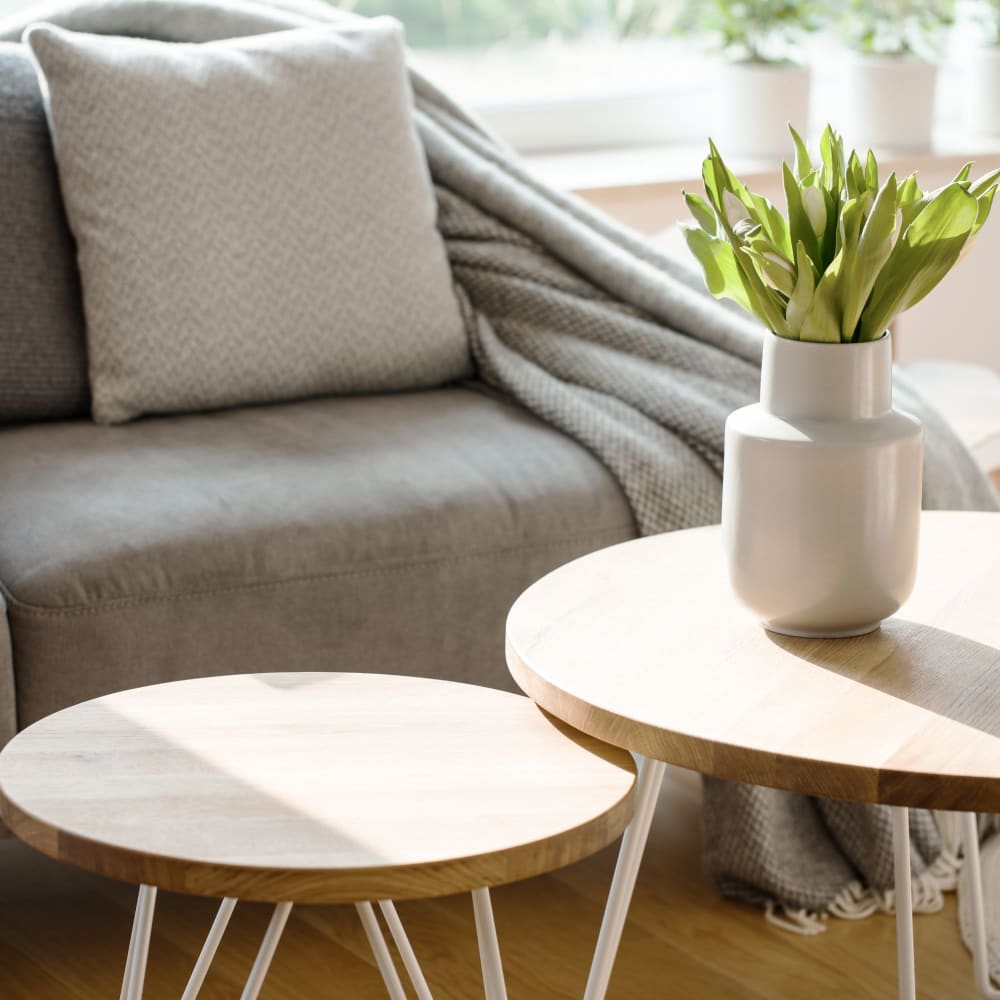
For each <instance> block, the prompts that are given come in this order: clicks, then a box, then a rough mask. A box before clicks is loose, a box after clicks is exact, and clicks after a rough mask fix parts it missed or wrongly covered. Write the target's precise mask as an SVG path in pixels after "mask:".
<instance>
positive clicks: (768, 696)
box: [507, 512, 1000, 1000]
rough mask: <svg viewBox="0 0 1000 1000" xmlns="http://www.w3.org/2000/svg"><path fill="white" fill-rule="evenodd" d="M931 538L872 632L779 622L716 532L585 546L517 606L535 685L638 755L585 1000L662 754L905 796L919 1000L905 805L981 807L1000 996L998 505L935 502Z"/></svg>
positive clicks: (903, 845) (631, 873) (976, 890)
mask: <svg viewBox="0 0 1000 1000" xmlns="http://www.w3.org/2000/svg"><path fill="white" fill-rule="evenodd" d="M921 532H922V540H921V550H920V568H919V571H918V583H917V587H916V590H915V591H914V594H913V596H912V597H911V598H910V600H909V601H908V602H907V603H906V605H905V606H904V607H903V608H902V610H901V611H900V612H899V614H898V616H895V617H893V618H891V619H889V620H887V621H886V622H884V623H883V625H882V627H881V629H878V630H876V631H875V632H873V633H871V634H869V635H865V636H860V637H857V638H851V639H793V638H788V637H786V636H780V635H775V634H773V633H770V632H766V631H765V630H764V629H763V628H761V626H760V625H759V624H758V623H757V622H756V621H755V620H754V619H753V618H752V617H750V615H749V614H748V613H747V612H746V611H744V610H743V609H742V608H741V607H740V606H739V605H738V604H737V603H736V600H735V598H734V597H733V596H732V594H731V591H730V588H729V584H728V580H727V577H726V572H725V567H724V564H723V555H722V543H721V538H720V534H719V530H718V528H698V529H694V530H691V531H679V532H674V533H671V534H665V535H658V536H654V537H651V538H645V539H641V540H638V541H633V542H626V543H624V544H622V545H617V546H614V547H612V548H608V549H604V550H602V551H600V552H596V553H593V554H592V555H588V556H584V557H583V558H581V559H577V560H576V561H575V562H572V563H569V564H568V565H566V566H563V567H562V568H560V569H557V570H556V571H555V572H553V573H550V574H549V575H548V576H546V577H544V578H543V579H541V580H539V581H538V582H537V583H536V584H534V585H533V586H532V587H530V588H529V589H528V590H527V591H525V593H524V594H522V595H521V597H520V598H519V599H518V600H517V602H516V603H515V605H514V607H513V608H512V609H511V612H510V616H509V618H508V621H507V661H508V665H509V667H510V671H511V673H512V674H513V676H514V678H515V680H516V681H517V682H518V684H519V685H520V686H521V688H522V689H523V690H524V691H525V692H526V693H527V694H529V695H530V696H531V697H532V698H533V699H534V700H535V701H536V702H537V703H538V704H539V705H540V706H541V707H542V708H544V709H545V710H546V711H547V712H550V713H551V714H552V715H554V716H556V717H557V718H560V719H563V720H564V721H566V722H568V723H569V724H570V725H572V726H574V727H575V728H577V729H579V730H581V731H582V732H585V733H588V734H589V735H591V736H596V737H597V738H598V739H601V740H606V741H607V742H609V743H613V744H614V745H616V746H620V747H625V748H627V749H629V750H632V751H634V752H635V753H637V754H639V755H641V759H640V768H639V784H638V790H637V801H636V807H635V818H634V820H633V822H632V824H631V826H630V827H629V829H628V831H627V832H626V834H625V838H624V840H623V841H622V848H621V853H620V856H619V861H618V867H617V869H616V872H615V878H614V882H613V884H612V889H611V894H610V897H609V900H608V906H607V909H606V911H605V918H604V923H603V925H602V928H601V935H600V937H599V939H598V945H597V951H596V953H595V956H594V962H593V965H592V968H591V975H590V980H589V982H588V986H587V992H586V994H585V997H586V1000H598V998H601V997H603V996H604V994H605V991H606V989H607V984H608V980H609V978H610V974H611V968H612V965H613V963H614V958H615V953H616V951H617V947H618V942H619V939H620V936H621V931H622V927H623V925H624V922H625V917H626V913H627V909H628V905H629V901H630V898H631V895H632V889H633V886H634V883H635V877H636V873H637V871H638V867H639V862H640V860H641V857H642V852H643V849H644V847H645V842H646V836H647V833H648V831H649V824H650V820H651V818H652V813H653V807H654V805H655V802H656V797H657V793H658V791H659V788H660V783H661V781H662V777H663V771H664V766H665V763H670V764H676V765H679V766H681V767H685V768H691V769H693V770H696V771H700V772H701V773H703V774H709V775H714V776H716V777H719V778H729V779H733V780H736V781H745V782H751V783H753V784H758V785H769V786H772V787H775V788H784V789H790V790H791V791H795V792H802V793H804V794H806V795H815V796H824V797H828V798H837V799H853V800H857V801H860V802H879V803H885V804H887V805H890V806H892V807H894V808H893V810H892V818H893V833H894V842H895V847H896V850H895V873H896V888H897V896H896V899H897V907H896V910H897V941H898V962H899V982H900V997H902V998H905V1000H912V998H913V997H914V996H915V985H914V982H915V980H914V967H913V923H912V920H913V917H912V902H911V885H910V858H909V846H910V845H909V836H908V810H907V807H909V806H914V807H916V806H923V807H929V808H936V809H948V810H957V811H962V812H965V813H966V816H965V822H964V827H963V829H964V841H965V855H966V859H967V863H968V864H969V865H970V868H971V873H972V875H973V878H972V885H973V914H974V925H975V933H974V938H975V947H974V956H975V968H976V977H977V981H978V984H979V988H980V990H981V992H983V994H984V995H986V996H992V997H996V996H1000V991H996V990H993V989H992V988H991V987H990V985H989V974H988V971H987V955H986V947H985V926H984V920H983V907H982V898H981V892H982V890H981V883H980V879H979V877H978V872H979V842H978V837H977V830H976V818H975V813H974V812H973V810H982V811H986V812H1000V514H988V513H982V514H974V513H951V512H949V513H931V514H926V515H924V518H923V520H922V523H921ZM845 720H849V721H850V725H849V726H848V725H845V724H844V723H845Z"/></svg>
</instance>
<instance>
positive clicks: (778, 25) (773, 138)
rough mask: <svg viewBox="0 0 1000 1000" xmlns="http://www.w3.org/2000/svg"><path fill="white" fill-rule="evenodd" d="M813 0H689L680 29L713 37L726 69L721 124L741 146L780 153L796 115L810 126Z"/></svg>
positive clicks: (762, 153)
mask: <svg viewBox="0 0 1000 1000" xmlns="http://www.w3.org/2000/svg"><path fill="white" fill-rule="evenodd" d="M821 12H822V8H821V6H820V4H819V3H817V2H814V0H804V2H796V0H689V2H688V3H687V4H686V6H685V9H684V10H683V12H682V14H681V16H680V17H679V19H678V22H677V27H676V29H675V30H677V31H680V32H684V33H688V34H697V35H700V36H702V37H706V38H709V39H711V40H712V42H713V43H714V45H715V47H716V49H717V50H718V51H719V53H720V54H721V55H722V57H723V59H724V62H723V66H722V70H721V72H720V74H719V92H718V100H717V119H718V120H717V130H718V135H719V136H720V138H721V139H722V140H723V141H724V142H725V143H726V145H727V146H728V147H729V148H730V149H732V150H733V151H734V152H735V153H738V154H740V155H743V156H754V157H772V156H778V155H780V154H781V151H782V150H783V149H784V144H785V141H786V133H785V124H786V123H787V122H789V121H791V122H795V123H798V124H800V125H801V126H802V127H805V124H806V122H807V120H808V116H809V94H810V89H811V87H810V72H809V69H808V67H807V66H805V65H802V64H801V62H800V59H801V55H802V50H801V42H802V39H803V36H804V35H805V34H806V33H808V32H810V31H813V30H815V29H816V28H818V27H819V26H820V23H821V18H820V15H821Z"/></svg>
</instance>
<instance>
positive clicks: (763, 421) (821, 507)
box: [722, 334, 923, 637]
mask: <svg viewBox="0 0 1000 1000" xmlns="http://www.w3.org/2000/svg"><path fill="white" fill-rule="evenodd" d="M922 473H923V432H922V429H921V426H920V422H919V421H918V420H916V419H915V418H914V417H912V416H910V415H908V414H906V413H902V412H900V411H898V410H894V409H893V408H892V347H891V343H890V340H889V335H888V334H886V336H884V337H883V338H882V339H881V340H877V341H873V342H870V343H861V344H817V343H809V342H805V341H797V340H787V339H783V338H781V337H777V336H775V335H774V334H767V336H766V339H765V344H764V357H763V364H762V368H761V401H760V402H759V403H755V404H753V405H752V406H746V407H743V408H742V409H740V410H736V411H735V412H734V413H732V414H731V415H730V417H729V419H728V420H727V421H726V452H725V471H724V475H723V486H722V536H723V544H724V547H725V553H726V560H727V565H728V569H729V576H730V581H731V583H732V586H733V589H734V591H735V593H736V595H737V597H738V598H739V599H740V601H741V602H742V603H743V604H744V605H746V607H747V608H749V609H750V610H751V611H752V612H753V613H754V614H755V615H756V616H757V617H758V618H759V619H760V621H761V623H762V624H763V625H764V627H765V628H767V629H769V630H771V631H774V632H781V633H784V634H786V635H806V636H823V637H839V636H847V635H860V634H862V633H864V632H869V631H871V630H872V629H874V628H876V627H877V626H878V624H879V622H880V621H881V620H882V619H883V618H886V617H888V616H889V615H891V614H893V612H895V611H896V610H897V609H898V608H899V607H900V605H901V604H902V603H903V601H905V600H906V598H907V597H908V596H909V594H910V591H911V590H912V588H913V583H914V580H915V578H916V570H917V544H918V540H919V531H920V507H921V496H922Z"/></svg>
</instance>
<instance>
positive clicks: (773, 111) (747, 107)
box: [715, 63, 810, 159]
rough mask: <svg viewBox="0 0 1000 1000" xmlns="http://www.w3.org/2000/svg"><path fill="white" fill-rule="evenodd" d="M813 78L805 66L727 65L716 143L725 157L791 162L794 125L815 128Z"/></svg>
mask: <svg viewBox="0 0 1000 1000" xmlns="http://www.w3.org/2000/svg"><path fill="white" fill-rule="evenodd" d="M809 90H810V74H809V70H808V69H807V68H806V67H804V66H795V65H791V64H789V65H784V64H781V65H775V64H771V63H725V64H724V66H723V68H722V72H721V74H720V76H719V89H718V122H717V126H716V136H715V138H716V142H717V143H718V145H719V148H720V149H721V150H722V151H723V153H725V154H727V155H730V156H746V157H753V158H758V157H759V158H760V159H772V158H774V157H781V156H786V157H787V156H789V155H790V153H789V151H790V149H791V148H792V146H791V142H792V140H791V136H790V135H789V134H788V123H789V122H791V124H792V125H794V126H795V128H796V129H797V130H798V131H799V133H800V134H802V135H805V134H806V132H807V131H808V128H809Z"/></svg>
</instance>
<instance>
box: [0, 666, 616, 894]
mask: <svg viewBox="0 0 1000 1000" xmlns="http://www.w3.org/2000/svg"><path fill="white" fill-rule="evenodd" d="M633 783H634V764H633V762H632V758H631V757H630V755H628V754H627V753H624V752H623V751H621V750H619V749H616V748H613V747H609V746H606V745H604V744H601V743H600V742H599V741H597V740H594V739H593V738H592V737H588V736H584V735H582V734H579V733H576V732H574V731H573V730H571V729H569V727H567V726H566V725H564V724H563V723H559V722H557V721H555V720H552V719H549V718H547V717H546V716H545V715H544V714H543V713H541V712H540V711H539V710H538V709H537V708H536V707H535V706H534V705H533V704H532V703H531V702H530V701H529V700H528V699H526V698H523V697H521V696H519V695H512V694H506V693H502V692H498V691H491V690H488V689H485V688H479V687H473V686H471V685H465V684H455V683H450V682H445V681H433V680H425V679H421V678H407V677H389V676H382V675H371V674H330V673H296V674H267V675H242V676H235V677H216V678H205V679H202V680H193V681H181V682H177V683H174V684H164V685H157V686H154V687H148V688H141V689H138V690H135V691H128V692H123V693H121V694H115V695H110V696H108V697H105V698H99V699H96V700H94V701H90V702H87V703H84V704H82V705H78V706H75V707H73V708H70V709H67V710H65V711H63V712H59V713H57V714H55V715H53V716H50V717H49V718H47V719H43V720H42V721H41V722H38V723H36V724H35V725H33V726H31V727H29V728H28V729H27V730H25V731H24V732H23V733H21V734H20V735H19V736H17V737H15V739H14V740H12V741H11V742H10V743H9V744H8V745H7V747H6V748H5V749H4V751H3V753H2V754H0V808H2V814H3V818H4V821H5V822H6V823H7V824H8V826H9V827H10V828H11V830H12V831H13V832H14V833H15V834H16V835H17V836H18V837H20V838H21V839H22V840H24V841H26V842H27V843H29V844H31V845H32V846H33V847H35V848H36V849H38V850H40V851H41V852H42V853H44V854H47V855H49V856H50V857H53V858H56V859H58V860H60V861H65V862H68V863H70V864H74V865H76V866H78V867H80V868H84V869H86V870H89V871H93V872H97V873H99V874H103V875H108V876H110V877H112V878H117V879H122V880H124V881H130V882H147V883H151V884H153V885H157V886H160V887H161V888H165V889H173V890H177V891H180V892H188V893H195V894H199V895H209V896H222V895H229V896H238V897H239V898H241V899H253V900H264V901H276V900H284V899H289V900H294V901H297V902H343V901H353V900H360V899H378V898H395V899H407V898H413V897H422V896H437V895H442V894H446V893H452V892H459V891H464V890H467V889H471V888H474V887H476V886H480V885H497V884H500V883H504V882H510V881H513V880H516V879H521V878H526V877H529V876H531V875H537V874H538V873H539V872H544V871H549V870H552V869H554V868H559V867H561V866H563V865H566V864H569V863H571V862H573V861H576V860H578V859H580V858H581V857H585V856H586V855H588V854H592V853H593V852H594V851H597V850H599V849H600V848H602V847H604V846H605V845H606V844H608V843H609V842H610V841H612V840H614V838H615V837H617V836H618V835H619V834H620V833H621V831H622V830H623V828H624V826H625V824H626V822H627V821H628V819H629V817H630V814H631V792H632V786H633Z"/></svg>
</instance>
